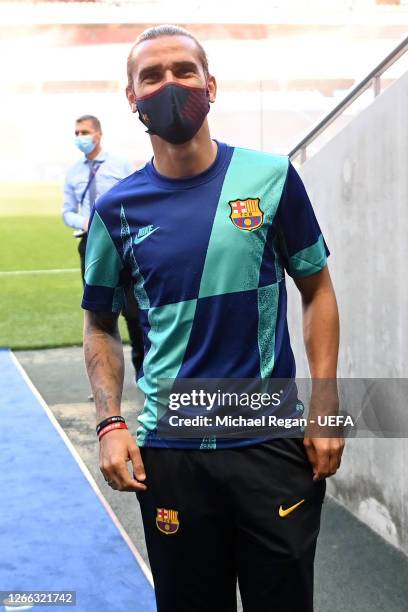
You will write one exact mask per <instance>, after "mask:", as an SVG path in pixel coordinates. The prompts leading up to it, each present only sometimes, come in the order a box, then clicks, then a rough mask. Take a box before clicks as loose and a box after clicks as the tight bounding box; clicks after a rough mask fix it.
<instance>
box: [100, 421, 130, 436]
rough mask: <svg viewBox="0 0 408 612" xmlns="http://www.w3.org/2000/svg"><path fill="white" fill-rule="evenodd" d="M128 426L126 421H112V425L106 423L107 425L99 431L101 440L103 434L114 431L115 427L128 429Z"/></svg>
mask: <svg viewBox="0 0 408 612" xmlns="http://www.w3.org/2000/svg"><path fill="white" fill-rule="evenodd" d="M127 428H128V426H127V425H126V423H111V424H110V425H106V427H104V428H103V429H102V430H101V431H100V433H99V436H98V437H99V440H101V438H103V436H104V435H105V434H107V433H109V432H110V431H113V430H114V429H127Z"/></svg>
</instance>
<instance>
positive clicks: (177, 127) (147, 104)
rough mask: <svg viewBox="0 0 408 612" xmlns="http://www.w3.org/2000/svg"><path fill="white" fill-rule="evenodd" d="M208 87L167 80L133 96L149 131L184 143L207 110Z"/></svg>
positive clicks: (196, 127) (195, 129)
mask: <svg viewBox="0 0 408 612" xmlns="http://www.w3.org/2000/svg"><path fill="white" fill-rule="evenodd" d="M209 95H210V94H209V91H208V87H188V86H186V85H180V84H179V83H166V85H163V86H162V87H160V88H159V89H157V90H156V91H154V92H153V93H151V94H149V95H147V96H143V97H141V98H137V99H136V103H137V109H138V113H139V119H140V121H141V122H142V123H143V124H144V125H145V126H146V127H147V133H148V134H155V135H156V136H160V138H163V140H167V142H171V143H172V144H183V143H184V142H187V141H188V140H191V139H192V138H193V136H195V135H196V133H197V132H198V130H199V129H200V127H201V126H202V124H203V121H204V119H205V117H206V116H207V114H208V111H209V110H210V101H209Z"/></svg>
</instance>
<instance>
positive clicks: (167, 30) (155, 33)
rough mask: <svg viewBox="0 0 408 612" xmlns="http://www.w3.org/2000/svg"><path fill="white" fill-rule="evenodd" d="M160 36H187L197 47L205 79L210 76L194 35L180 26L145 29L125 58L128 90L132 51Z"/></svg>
mask: <svg viewBox="0 0 408 612" xmlns="http://www.w3.org/2000/svg"><path fill="white" fill-rule="evenodd" d="M162 36H187V37H188V38H191V40H194V42H195V44H196V45H197V49H198V55H199V58H200V62H201V65H202V67H203V70H204V74H205V77H206V78H208V76H209V74H210V72H209V69H208V58H207V54H206V52H205V49H204V47H203V46H202V44H201V43H200V42H199V41H198V40H197V38H196V37H195V36H194V34H192V33H191V32H189V31H188V30H186V29H185V28H182V27H181V26H177V25H172V24H165V25H158V26H153V27H151V28H147V30H144V31H143V32H142V33H141V34H139V36H138V37H137V39H136V41H135V42H134V44H133V45H132V48H131V50H130V52H129V55H128V58H127V77H128V88H130V89H131V88H132V87H133V79H132V73H133V68H134V59H133V52H134V50H135V49H136V47H137V46H138V45H140V43H142V42H144V41H145V40H154V39H155V38H161V37H162Z"/></svg>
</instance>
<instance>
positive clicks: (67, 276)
mask: <svg viewBox="0 0 408 612" xmlns="http://www.w3.org/2000/svg"><path fill="white" fill-rule="evenodd" d="M61 203H62V186H61V185H56V184H6V185H4V184H3V185H2V186H1V190H0V235H1V237H2V246H1V257H0V347H8V348H12V349H31V348H45V347H58V346H71V345H79V344H81V342H82V325H83V310H82V309H81V307H80V302H81V297H82V282H81V277H80V272H79V255H78V252H77V244H78V242H77V239H75V238H73V237H72V231H71V229H70V228H68V227H66V226H65V225H64V224H63V222H62V219H61V216H60V208H61ZM75 268H76V269H77V271H76V272H72V271H69V270H72V269H75ZM41 270H68V271H66V272H64V271H61V272H58V273H52V274H49V273H48V274H47V273H44V272H41ZM21 271H23V272H27V271H28V272H31V273H30V274H21V273H19V274H15V272H21ZM38 271H40V272H38ZM4 272H7V273H8V272H12V273H13V274H4ZM120 329H121V334H122V338H123V340H124V341H125V342H127V341H128V336H127V331H126V326H125V325H124V320H123V317H120Z"/></svg>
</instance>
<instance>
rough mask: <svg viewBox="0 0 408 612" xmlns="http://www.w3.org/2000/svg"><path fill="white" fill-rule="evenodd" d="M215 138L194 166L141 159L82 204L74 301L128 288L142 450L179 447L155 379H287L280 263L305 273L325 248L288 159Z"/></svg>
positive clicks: (101, 304)
mask: <svg viewBox="0 0 408 612" xmlns="http://www.w3.org/2000/svg"><path fill="white" fill-rule="evenodd" d="M217 145H218V152H217V156H216V159H215V161H214V162H213V164H212V165H211V166H210V167H209V168H208V169H207V170H205V171H204V172H202V173H200V174H197V175H194V176H191V177H189V178H183V179H175V178H168V177H165V176H163V175H161V174H159V173H158V172H157V171H156V169H155V167H154V165H153V160H151V161H150V162H148V163H147V164H146V165H145V166H144V167H143V168H141V169H140V170H138V171H136V172H134V173H133V174H131V175H130V176H128V177H127V178H125V179H123V180H122V181H120V182H118V183H117V184H116V185H115V186H114V187H112V189H110V190H109V191H108V192H106V193H105V194H103V195H102V196H101V197H100V198H99V199H98V200H97V201H96V204H95V206H94V208H93V210H92V214H91V222H90V228H89V234H88V245H87V252H86V273H85V281H86V285H85V290H84V297H83V300H82V307H83V308H85V309H87V310H92V311H109V312H119V311H120V310H121V308H122V306H123V304H124V299H125V297H124V296H125V289H126V288H127V287H128V286H129V284H131V285H132V286H133V289H134V295H135V298H136V300H137V303H138V305H139V309H140V321H141V326H142V330H143V336H144V346H145V358H144V363H143V369H142V371H141V372H140V376H139V378H138V386H139V388H140V389H141V390H142V391H143V393H144V394H145V404H144V409H143V412H142V414H141V415H140V416H139V423H140V426H139V428H138V432H137V441H138V444H139V445H140V446H143V445H149V446H163V445H169V446H176V447H177V446H178V444H177V441H176V440H172V441H171V444H170V443H169V444H166V442H165V441H163V440H162V439H160V437H159V436H157V419H158V416H157V415H158V406H157V401H156V392H157V384H158V381H159V380H160V379H177V378H196V379H200V378H207V379H215V378H216V379H220V378H225V379H229V378H235V379H267V378H270V377H277V378H294V377H295V361H294V356H293V353H292V349H291V345H290V339H289V333H288V326H287V318H286V303H287V298H286V289H285V270H286V272H287V273H288V274H289V275H290V276H292V277H302V276H308V275H310V274H314V273H316V272H318V271H320V270H321V269H322V268H323V267H324V266H325V265H326V258H327V256H328V255H329V250H328V248H327V246H326V243H325V240H324V238H323V236H322V233H321V231H320V228H319V225H318V222H317V220H316V217H315V214H314V212H313V208H312V205H311V203H310V200H309V197H308V195H307V193H306V190H305V187H304V185H303V183H302V180H301V178H300V176H299V175H298V173H297V172H296V170H295V168H294V167H293V165H292V164H291V162H290V160H289V158H288V157H287V156H285V155H274V154H269V153H263V152H259V151H254V150H249V149H244V148H239V147H232V146H229V145H227V144H225V143H220V142H217ZM253 442H254V441H253V440H237V439H235V440H228V442H226V443H225V445H229V446H231V445H236V446H238V445H241V444H246V443H248V444H250V443H252V444H253ZM223 445H224V444H223V443H222V441H221V443H219V442H218V441H217V446H223ZM179 446H180V447H186V446H187V447H189V446H190V447H195V448H196V447H197V443H196V442H195V443H193V441H190V442H189V441H188V440H180V443H179Z"/></svg>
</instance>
